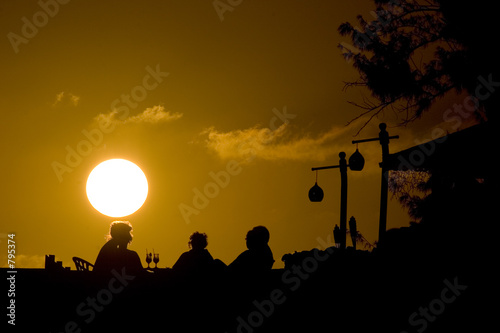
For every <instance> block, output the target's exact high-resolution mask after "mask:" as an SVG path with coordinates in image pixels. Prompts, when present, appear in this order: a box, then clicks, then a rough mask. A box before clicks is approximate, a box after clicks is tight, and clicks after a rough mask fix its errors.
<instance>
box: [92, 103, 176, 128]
mask: <svg viewBox="0 0 500 333" xmlns="http://www.w3.org/2000/svg"><path fill="white" fill-rule="evenodd" d="M181 117H182V113H177V112H174V113H172V112H170V111H165V107H164V106H162V105H155V106H153V107H151V108H147V109H146V110H144V111H143V112H141V113H139V114H137V115H134V116H129V117H123V114H119V112H118V111H116V110H113V111H111V112H109V113H106V114H103V113H101V114H99V115H98V116H97V117H96V118H95V120H97V121H108V122H114V123H118V124H131V123H135V124H140V123H149V124H157V123H162V122H168V121H173V120H177V119H179V118H181Z"/></svg>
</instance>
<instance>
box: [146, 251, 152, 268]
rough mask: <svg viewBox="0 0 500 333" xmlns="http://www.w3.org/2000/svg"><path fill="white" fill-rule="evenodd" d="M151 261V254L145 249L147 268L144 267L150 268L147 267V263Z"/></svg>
mask: <svg viewBox="0 0 500 333" xmlns="http://www.w3.org/2000/svg"><path fill="white" fill-rule="evenodd" d="M151 261H152V255H151V253H148V249H146V262H147V263H148V268H146V269H151V268H150V267H149V264H150V263H151Z"/></svg>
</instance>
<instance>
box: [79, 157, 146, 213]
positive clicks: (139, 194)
mask: <svg viewBox="0 0 500 333" xmlns="http://www.w3.org/2000/svg"><path fill="white" fill-rule="evenodd" d="M147 196H148V180H147V179H146V175H145V174H144V172H142V170H141V168H139V167H138V166H137V165H135V164H134V163H132V162H130V161H127V160H124V159H112V160H107V161H104V162H102V163H101V164H99V165H98V166H96V167H95V168H94V170H92V172H91V173H90V175H89V178H88V179H87V197H88V199H89V201H90V204H91V205H92V206H93V207H94V208H95V209H96V210H98V211H99V212H100V213H102V214H104V215H107V216H111V217H122V216H127V215H130V214H132V213H134V212H136V211H137V210H138V209H139V208H141V206H142V205H143V204H144V202H145V201H146V198H147Z"/></svg>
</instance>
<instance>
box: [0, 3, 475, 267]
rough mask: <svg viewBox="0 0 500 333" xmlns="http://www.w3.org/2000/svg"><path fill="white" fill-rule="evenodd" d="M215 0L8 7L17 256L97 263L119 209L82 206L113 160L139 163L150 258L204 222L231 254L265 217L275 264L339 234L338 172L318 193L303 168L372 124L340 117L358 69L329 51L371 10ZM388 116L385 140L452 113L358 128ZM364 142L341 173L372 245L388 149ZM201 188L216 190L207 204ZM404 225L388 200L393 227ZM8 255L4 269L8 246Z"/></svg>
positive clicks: (415, 136)
mask: <svg viewBox="0 0 500 333" xmlns="http://www.w3.org/2000/svg"><path fill="white" fill-rule="evenodd" d="M215 3H216V4H217V5H218V6H217V8H215V7H214V1H195V0H193V1H186V0H175V1H173V0H162V1H158V0H146V1H95V0H89V1H78V0H73V1H67V0H64V1H63V0H59V1H56V0H45V1H44V0H42V1H40V2H37V1H22V2H21V1H2V2H1V3H0V31H1V34H2V36H3V38H2V41H1V43H0V52H1V54H2V61H1V63H0V66H1V73H2V75H1V80H0V91H1V96H2V98H1V101H2V107H1V112H2V113H1V115H2V121H1V122H0V130H1V133H2V134H1V135H2V140H1V141H0V147H1V152H2V155H3V156H2V163H1V166H0V171H1V174H2V191H1V197H0V202H1V205H2V212H3V213H4V214H3V218H2V222H1V224H0V242H1V244H6V241H5V239H6V238H5V237H6V235H7V234H8V233H12V232H13V233H15V234H16V244H17V247H16V251H17V253H16V254H17V256H16V260H17V266H18V267H42V266H43V256H44V255H45V254H55V255H56V258H57V260H62V261H63V264H64V266H71V267H73V268H74V265H73V263H72V261H71V258H72V257H73V256H79V257H82V258H85V259H87V260H89V261H91V262H93V261H94V260H95V258H96V256H97V253H98V251H99V249H100V248H101V246H102V245H103V244H104V242H105V241H104V236H105V234H106V233H107V231H108V228H109V224H110V222H111V221H113V220H114V219H113V218H110V217H107V216H104V215H102V214H100V213H99V212H97V211H96V210H95V209H94V208H93V207H92V206H91V205H90V203H89V201H88V200H87V197H86V193H85V184H86V179H87V177H88V175H89V173H90V171H91V170H92V169H93V168H94V167H95V166H96V165H97V164H99V163H100V162H102V161H104V160H107V159H110V158H124V159H128V160H130V161H132V162H134V163H136V164H137V165H139V166H140V167H141V168H142V170H143V171H144V172H145V174H146V176H147V178H148V181H149V194H148V198H147V200H146V202H145V204H144V206H143V207H142V208H141V209H140V210H139V211H137V212H136V213H134V214H132V215H131V216H128V217H125V218H122V220H128V221H130V222H131V223H132V225H133V227H134V241H133V242H132V243H131V245H130V248H131V249H133V250H136V251H137V252H138V253H139V255H140V256H141V258H142V259H143V262H144V253H145V251H146V248H147V249H148V250H151V249H153V248H154V250H155V252H157V253H160V263H159V265H160V266H162V267H165V266H169V267H170V266H172V265H173V263H174V262H175V261H176V260H177V258H178V257H179V255H180V254H181V253H182V252H184V251H186V250H187V241H188V237H189V235H190V234H191V233H192V232H194V231H200V232H205V233H207V234H208V241H209V245H208V249H209V250H210V252H211V253H212V255H213V257H214V258H220V259H221V260H222V261H224V262H226V263H227V264H229V263H230V262H231V261H232V260H234V259H235V258H236V256H237V255H238V254H239V253H240V252H241V251H243V250H245V249H246V247H245V234H246V232H247V231H248V230H250V229H251V228H253V227H254V226H256V225H265V226H266V227H268V229H269V230H270V233H271V240H270V246H271V248H272V250H273V252H274V257H275V260H276V263H275V266H274V267H275V268H277V267H283V263H282V262H281V257H282V255H284V254H286V253H290V252H294V251H302V250H310V249H312V248H314V247H321V245H322V244H321V242H320V241H319V240H318V238H319V239H321V240H324V241H326V240H327V239H328V238H329V237H331V235H332V230H333V227H334V225H335V224H338V223H339V208H340V207H339V195H340V176H339V173H338V170H325V171H322V172H320V174H319V182H318V183H319V185H320V186H321V187H322V188H323V190H324V191H325V199H324V200H323V202H321V203H311V202H309V200H308V197H307V193H308V190H309V188H310V187H311V186H313V185H314V181H315V173H314V172H311V170H310V169H311V167H316V166H324V165H333V164H338V153H339V152H340V151H345V152H346V153H347V156H350V155H351V154H352V152H354V150H355V146H353V145H352V144H351V141H352V140H353V139H354V138H353V135H354V134H355V133H356V132H357V131H358V129H359V128H360V126H361V125H362V123H363V121H364V119H361V120H360V121H359V122H355V123H353V124H351V125H349V126H346V123H347V122H348V121H349V120H351V119H353V118H354V117H355V116H357V115H358V114H359V113H360V110H359V109H357V108H356V107H354V106H352V105H351V104H349V103H348V101H349V100H358V101H359V100H360V98H362V94H361V91H359V90H348V91H347V92H344V91H342V88H343V86H344V82H345V81H352V80H355V79H356V78H357V72H356V71H355V70H354V69H353V68H352V66H351V65H350V64H348V63H347V62H346V61H345V60H344V59H343V57H342V56H341V53H340V50H339V49H338V48H337V44H338V43H340V42H342V41H345V42H347V41H346V40H343V39H342V38H341V37H340V36H339V34H338V33H337V27H338V26H339V25H340V24H341V23H342V22H345V21H350V22H353V23H354V22H355V17H356V15H358V14H361V15H363V16H365V17H367V18H370V17H371V16H370V11H371V10H373V3H372V2H371V1H362V0H356V1H296V0H293V1H290V0H266V1H264V0H259V1H245V0H242V1H228V0H221V1H218V2H215ZM220 3H222V4H225V5H221V4H220ZM230 3H231V4H232V5H230ZM447 103H448V104H446V103H443V105H440V106H439V108H440V109H441V110H445V109H447V108H450V107H451V105H450V104H449V102H447ZM382 121H384V122H387V123H388V125H389V133H390V134H391V135H396V134H397V135H399V136H400V139H399V140H394V141H391V144H390V150H391V152H396V151H399V150H402V149H405V148H408V147H410V146H413V145H415V144H417V143H421V142H424V141H428V140H431V139H433V137H432V133H433V129H436V128H438V129H441V128H444V129H445V130H449V127H450V126H449V125H451V124H450V122H449V121H448V122H446V121H444V119H443V112H442V111H438V112H434V113H433V114H432V115H431V114H430V115H428V116H425V117H424V118H423V119H422V120H419V121H417V122H416V123H414V124H412V125H411V126H407V127H393V126H394V125H396V124H397V123H398V118H397V117H396V115H394V114H391V113H388V114H385V115H384V116H383V117H381V118H378V119H374V121H373V122H371V123H370V124H369V125H368V126H367V127H366V128H365V129H364V130H363V131H362V132H361V133H360V134H359V136H358V137H357V138H358V139H361V138H369V137H376V136H377V135H378V124H379V122H382ZM464 121H465V119H464ZM455 124H456V123H453V125H455ZM453 129H456V128H453ZM359 150H360V152H361V153H362V154H363V155H364V157H365V159H366V165H365V169H364V170H363V171H362V172H358V173H356V172H349V175H348V177H349V194H348V195H349V199H348V218H349V217H350V216H355V217H356V219H357V222H358V230H359V231H360V232H361V233H362V234H363V235H364V236H365V237H366V238H367V239H368V240H369V241H370V242H374V241H376V240H377V237H378V218H379V213H378V209H379V200H380V197H379V195H380V194H379V192H380V169H379V168H378V163H379V162H380V156H381V151H380V146H379V144H378V143H376V142H374V143H365V144H362V145H360V146H359ZM225 174H229V176H230V177H229V178H228V177H226V178H224V177H223V175H225ZM215 178H217V180H216V179H215ZM214 184H215V185H216V186H214ZM207 189H208V190H207ZM205 191H213V192H209V196H210V198H208V197H207V198H206V200H203V199H200V196H199V194H197V193H205ZM186 207H190V208H186ZM186 211H188V212H191V213H192V214H186ZM194 211H196V213H193V212H194ZM408 221H409V217H408V216H407V215H406V213H405V211H404V210H403V209H402V208H401V207H400V206H399V204H398V202H397V201H396V200H395V199H392V200H390V201H389V213H388V224H387V226H388V228H394V227H400V226H405V225H408ZM330 245H331V244H330ZM348 245H350V240H348ZM0 261H1V262H0V266H6V262H7V260H6V246H5V250H2V251H0Z"/></svg>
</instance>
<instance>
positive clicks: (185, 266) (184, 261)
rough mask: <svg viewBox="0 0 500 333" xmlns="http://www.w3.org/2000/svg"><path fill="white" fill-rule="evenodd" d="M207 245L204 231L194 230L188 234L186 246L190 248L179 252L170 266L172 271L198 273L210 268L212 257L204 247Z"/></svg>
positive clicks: (212, 262)
mask: <svg viewBox="0 0 500 333" xmlns="http://www.w3.org/2000/svg"><path fill="white" fill-rule="evenodd" d="M207 245H208V241H207V235H206V234H205V233H199V232H194V233H193V234H191V236H189V242H188V246H189V248H190V249H191V250H189V251H187V252H184V253H183V254H181V256H180V257H179V259H177V262H176V263H175V264H174V265H173V266H172V269H173V270H174V271H177V272H179V273H181V274H189V275H191V274H199V273H201V272H203V271H206V270H207V269H209V268H211V267H212V265H213V264H214V258H212V255H211V254H210V252H208V250H207V249H206V247H207Z"/></svg>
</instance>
